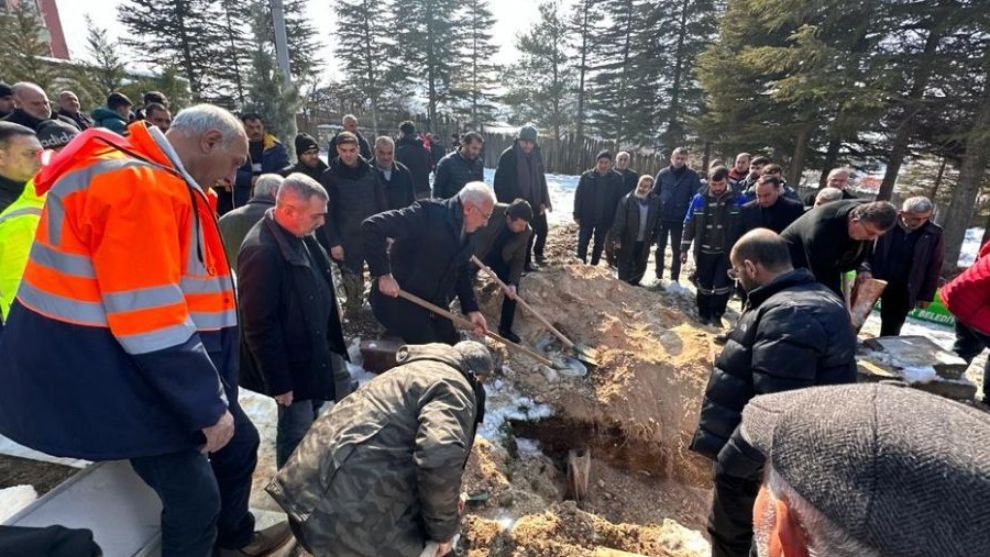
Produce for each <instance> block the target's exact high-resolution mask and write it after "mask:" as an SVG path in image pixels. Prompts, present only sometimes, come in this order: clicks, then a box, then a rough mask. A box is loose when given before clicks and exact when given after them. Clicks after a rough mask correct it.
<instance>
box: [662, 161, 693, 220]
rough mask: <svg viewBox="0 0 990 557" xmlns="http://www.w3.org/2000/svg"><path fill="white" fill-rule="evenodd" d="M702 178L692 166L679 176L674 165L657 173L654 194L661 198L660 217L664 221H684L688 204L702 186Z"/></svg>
mask: <svg viewBox="0 0 990 557" xmlns="http://www.w3.org/2000/svg"><path fill="white" fill-rule="evenodd" d="M701 185H702V184H701V178H700V177H699V176H698V173H697V172H695V171H694V170H691V169H690V168H685V169H684V172H683V173H682V174H681V175H680V177H678V176H677V175H676V174H674V169H673V166H668V167H667V168H664V169H663V170H661V171H660V172H658V173H657V177H656V179H655V180H654V182H653V195H655V196H657V197H659V198H660V219H661V220H663V221H664V222H677V223H682V222H684V219H685V216H686V215H687V210H688V206H689V205H690V204H691V199H693V198H694V194H696V193H698V191H699V188H700V187H701Z"/></svg>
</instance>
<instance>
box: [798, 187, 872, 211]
mask: <svg viewBox="0 0 990 557" xmlns="http://www.w3.org/2000/svg"><path fill="white" fill-rule="evenodd" d="M821 191H822V190H820V189H818V190H813V191H809V192H808V193H806V194H804V206H805V207H814V206H815V198H816V197H818V194H819V192H821ZM842 199H843V200H849V199H859V198H858V197H856V194H854V193H853V192H851V191H849V188H846V189H844V190H842Z"/></svg>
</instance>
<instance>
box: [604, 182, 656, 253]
mask: <svg viewBox="0 0 990 557" xmlns="http://www.w3.org/2000/svg"><path fill="white" fill-rule="evenodd" d="M646 203H647V206H648V209H647V211H646V235H645V236H644V238H643V241H644V242H646V245H647V246H649V245H650V244H652V243H653V242H654V241H655V240H656V239H657V234H658V233H659V232H660V200H659V199H657V198H656V197H653V196H652V195H651V196H649V197H647V198H646ZM639 205H640V203H639V198H637V197H636V194H635V193H627V194H626V195H625V196H623V197H622V199H621V200H620V201H619V207H618V208H617V209H616V210H615V219H614V222H613V223H612V239H613V240H618V241H619V243H620V246H621V247H620V248H619V255H618V256H619V259H626V258H628V257H631V256H632V253H633V246H634V245H635V244H636V239H637V236H639V226H640V219H639V217H640V210H639ZM641 256H643V257H645V258H649V257H650V250H649V249H644V250H643V252H642V253H641Z"/></svg>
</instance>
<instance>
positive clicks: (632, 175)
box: [616, 168, 639, 199]
mask: <svg viewBox="0 0 990 557" xmlns="http://www.w3.org/2000/svg"><path fill="white" fill-rule="evenodd" d="M616 172H618V173H619V175H620V176H622V188H621V189H620V191H621V192H622V195H620V196H619V199H622V198H623V197H625V196H626V194H629V193H632V192H633V191H635V190H636V184H638V183H639V172H636V171H635V170H633V169H631V168H627V169H625V170H616Z"/></svg>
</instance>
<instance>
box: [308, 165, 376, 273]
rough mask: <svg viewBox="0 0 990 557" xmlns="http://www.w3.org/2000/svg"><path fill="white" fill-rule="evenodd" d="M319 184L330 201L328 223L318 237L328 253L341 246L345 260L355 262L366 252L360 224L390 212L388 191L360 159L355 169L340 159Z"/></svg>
mask: <svg viewBox="0 0 990 557" xmlns="http://www.w3.org/2000/svg"><path fill="white" fill-rule="evenodd" d="M320 183H321V184H323V187H324V188H326V190H327V193H328V194H329V195H330V201H329V202H328V203H327V213H328V214H327V223H326V224H325V225H324V226H322V227H320V229H319V230H317V231H316V237H317V238H318V239H319V240H320V243H321V244H322V245H323V246H324V248H325V249H326V250H327V251H328V252H329V251H330V248H332V247H334V246H342V247H343V248H344V257H345V258H347V259H348V260H354V258H357V257H358V256H359V255H360V254H362V253H363V252H364V241H363V240H362V239H361V222H362V221H364V219H366V218H368V217H370V216H371V215H374V214H375V213H380V212H382V211H385V210H387V208H388V201H387V200H386V197H385V188H384V186H382V183H381V182H380V181H379V180H378V174H377V173H376V172H375V171H374V169H373V168H371V165H370V164H369V163H368V161H366V160H364V159H361V158H359V159H358V164H357V166H356V167H353V168H352V167H350V166H347V165H346V164H344V163H342V162H341V161H340V159H336V160H334V161H333V162H332V163H331V165H330V168H328V169H327V171H326V172H324V173H323V176H322V177H321V178H320ZM352 256H353V257H352Z"/></svg>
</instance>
